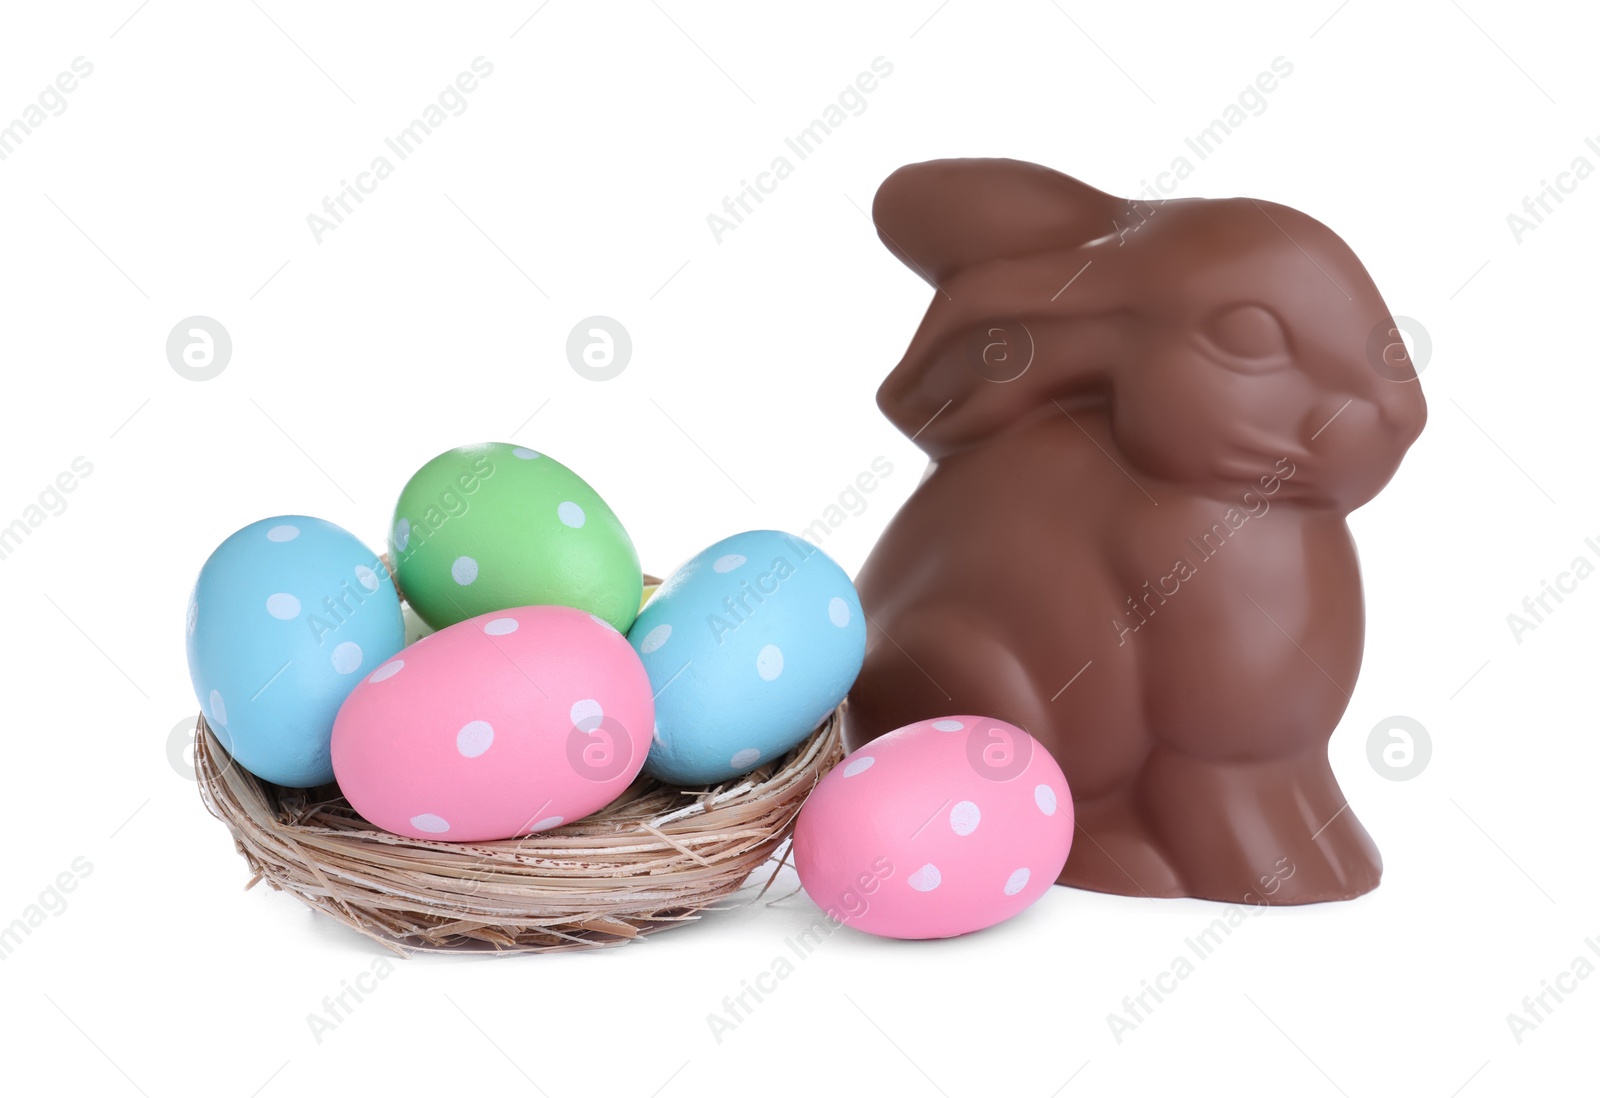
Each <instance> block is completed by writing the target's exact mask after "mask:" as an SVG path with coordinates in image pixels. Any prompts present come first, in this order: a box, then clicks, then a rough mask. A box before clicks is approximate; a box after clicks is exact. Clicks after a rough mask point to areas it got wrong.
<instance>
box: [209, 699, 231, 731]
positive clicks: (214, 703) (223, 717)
mask: <svg viewBox="0 0 1600 1098" xmlns="http://www.w3.org/2000/svg"><path fill="white" fill-rule="evenodd" d="M210 700H211V719H212V720H214V721H216V722H217V723H218V724H220V725H222V726H223V727H224V728H226V727H227V726H228V707H227V706H226V705H223V704H222V695H221V694H219V693H217V692H216V691H215V690H213V691H212V692H211V699H210Z"/></svg>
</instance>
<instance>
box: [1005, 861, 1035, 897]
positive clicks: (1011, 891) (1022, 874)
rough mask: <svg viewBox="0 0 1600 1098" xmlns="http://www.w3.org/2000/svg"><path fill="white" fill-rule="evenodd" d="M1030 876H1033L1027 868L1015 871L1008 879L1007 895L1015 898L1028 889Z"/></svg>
mask: <svg viewBox="0 0 1600 1098" xmlns="http://www.w3.org/2000/svg"><path fill="white" fill-rule="evenodd" d="M1030 876H1031V874H1030V873H1029V872H1028V870H1027V867H1023V868H1022V869H1016V870H1013V871H1012V873H1011V876H1009V877H1007V878H1006V895H1007V896H1015V895H1016V894H1017V893H1019V892H1021V891H1022V890H1023V889H1024V888H1027V887H1028V878H1029V877H1030Z"/></svg>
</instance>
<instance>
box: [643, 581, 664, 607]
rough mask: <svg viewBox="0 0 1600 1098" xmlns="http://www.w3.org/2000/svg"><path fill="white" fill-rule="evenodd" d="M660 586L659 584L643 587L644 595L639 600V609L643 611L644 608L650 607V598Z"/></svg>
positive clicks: (649, 584) (648, 584)
mask: <svg viewBox="0 0 1600 1098" xmlns="http://www.w3.org/2000/svg"><path fill="white" fill-rule="evenodd" d="M660 586H661V585H660V584H659V583H647V584H645V585H644V594H643V595H642V596H641V597H640V599H639V609H641V610H643V609H644V608H645V607H646V606H649V605H650V599H651V597H652V596H653V595H654V594H655V593H656V589H657V588H659V587H660Z"/></svg>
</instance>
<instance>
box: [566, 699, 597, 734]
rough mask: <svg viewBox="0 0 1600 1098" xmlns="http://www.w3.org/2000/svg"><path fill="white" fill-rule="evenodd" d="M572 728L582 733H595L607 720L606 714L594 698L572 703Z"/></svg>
mask: <svg viewBox="0 0 1600 1098" xmlns="http://www.w3.org/2000/svg"><path fill="white" fill-rule="evenodd" d="M571 716H572V726H573V727H574V728H576V729H578V731H580V732H593V731H594V730H595V729H596V728H599V727H600V722H601V721H603V720H605V717H606V713H605V710H604V709H601V708H600V703H599V702H597V701H595V700H594V699H593V698H585V699H583V701H576V702H573V703H572V713H571Z"/></svg>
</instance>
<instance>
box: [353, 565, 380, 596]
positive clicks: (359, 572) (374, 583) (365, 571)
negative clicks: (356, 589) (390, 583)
mask: <svg viewBox="0 0 1600 1098" xmlns="http://www.w3.org/2000/svg"><path fill="white" fill-rule="evenodd" d="M356 582H357V583H359V584H361V586H363V587H365V588H366V589H367V590H368V591H376V590H377V589H378V573H376V572H374V571H373V570H372V569H370V568H368V567H367V566H366V565H365V564H358V565H356Z"/></svg>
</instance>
